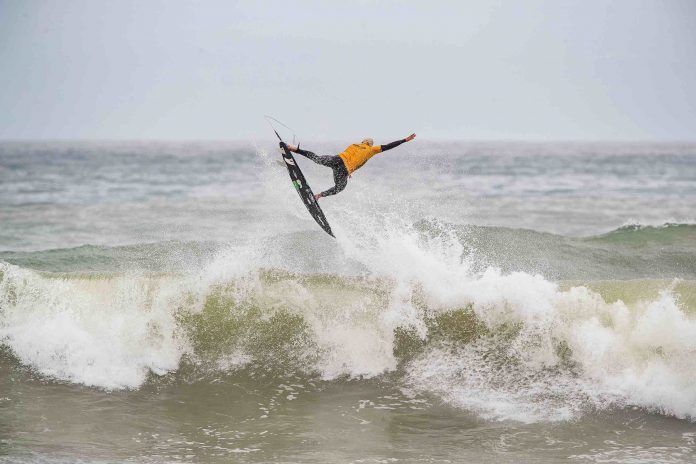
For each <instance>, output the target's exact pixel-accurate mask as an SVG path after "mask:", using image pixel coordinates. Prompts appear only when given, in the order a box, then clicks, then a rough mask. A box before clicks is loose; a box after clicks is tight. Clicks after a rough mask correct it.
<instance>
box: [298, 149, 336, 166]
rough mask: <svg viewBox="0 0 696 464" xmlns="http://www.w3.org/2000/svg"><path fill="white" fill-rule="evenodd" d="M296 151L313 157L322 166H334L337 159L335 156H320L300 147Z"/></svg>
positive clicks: (308, 157)
mask: <svg viewBox="0 0 696 464" xmlns="http://www.w3.org/2000/svg"><path fill="white" fill-rule="evenodd" d="M295 153H299V154H300V155H302V156H304V157H305V158H307V159H311V160H312V161H314V162H315V163H317V164H321V165H322V166H329V167H333V166H334V164H335V161H334V160H333V158H335V157H334V156H319V155H315V154H314V153H312V152H311V151H307V150H300V149H298V150H297V151H296V152H295Z"/></svg>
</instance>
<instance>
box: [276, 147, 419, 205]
mask: <svg viewBox="0 0 696 464" xmlns="http://www.w3.org/2000/svg"><path fill="white" fill-rule="evenodd" d="M414 138H416V134H411V135H409V136H408V137H406V138H405V139H401V140H397V141H395V142H392V143H388V144H386V145H377V146H376V147H375V146H373V144H374V142H373V141H372V139H371V138H369V137H368V138H365V139H363V141H362V142H360V143H354V144H352V145H351V146H349V147H347V148H346V149H345V150H343V152H341V153H340V154H339V155H337V156H318V155H315V154H314V153H312V152H311V151H307V150H302V149H301V148H300V147H299V146H294V145H287V147H288V150H290V151H292V152H295V153H299V154H300V155H302V156H304V157H305V158H309V159H310V160H312V161H314V162H315V163H317V164H321V165H322V166H327V167H330V168H331V169H333V175H334V183H335V184H336V185H334V186H333V187H331V188H330V189H328V190H326V191H324V192H321V193H317V194H316V195H314V199H315V200H319V198H322V197H327V196H329V195H336V194H337V193H338V192H340V191H341V190H343V189H344V188H346V185H348V178H349V177H350V176H351V175H352V174H353V173H354V172H355V171H356V170H358V169H360V168H361V167H362V165H363V164H365V163H367V160H369V159H370V158H372V157H373V156H375V155H376V154H377V153H381V152H384V151H387V150H391V149H392V148H396V147H398V146H399V145H401V144H402V143H404V142H410V141H411V140H413V139H414Z"/></svg>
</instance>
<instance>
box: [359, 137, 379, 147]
mask: <svg viewBox="0 0 696 464" xmlns="http://www.w3.org/2000/svg"><path fill="white" fill-rule="evenodd" d="M360 143H364V144H365V145H369V146H372V145H373V144H374V143H375V141H374V140H372V137H365V138H364V139H363V141H362V142H360Z"/></svg>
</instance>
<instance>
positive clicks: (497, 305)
mask: <svg viewBox="0 0 696 464" xmlns="http://www.w3.org/2000/svg"><path fill="white" fill-rule="evenodd" d="M694 233H695V232H694V226H688V225H675V226H665V227H663V228H649V227H641V228H622V229H619V230H617V231H614V232H611V233H609V234H605V235H602V236H598V237H591V238H584V239H571V238H566V237H560V236H552V235H550V234H541V233H538V232H533V231H513V230H511V229H502V228H482V227H473V226H460V227H444V226H442V225H437V224H434V223H432V222H422V223H418V224H416V225H414V226H413V227H410V228H408V230H406V231H400V232H396V231H391V232H388V233H385V234H374V235H372V236H370V237H369V239H368V238H367V237H366V238H365V240H364V241H362V242H361V241H355V240H353V241H347V240H343V241H342V239H341V238H340V235H339V240H338V246H339V247H340V250H339V251H337V250H336V249H326V248H323V245H321V244H316V243H315V244H313V246H312V247H308V246H307V247H302V246H298V244H297V243H294V242H295V241H298V240H300V241H301V240H304V238H299V237H298V236H295V235H292V234H289V235H286V236H281V237H275V238H273V240H272V242H263V243H259V244H257V245H256V246H252V245H244V246H239V247H231V246H230V247H225V246H222V245H219V244H218V245H212V244H209V245H205V246H203V245H200V246H198V245H197V246H198V250H199V252H197V253H198V254H196V253H194V254H195V255H196V256H198V259H197V260H193V261H195V264H191V265H190V268H189V269H185V265H184V264H183V263H184V262H192V261H191V260H189V259H184V260H183V261H182V260H179V261H177V263H178V264H177V267H176V269H173V268H171V267H167V266H164V267H163V268H161V269H156V266H142V267H141V269H139V270H136V269H123V268H122V267H120V266H116V267H113V266H112V267H111V268H109V266H105V268H103V269H96V270H95V268H99V266H90V265H87V264H85V262H83V263H82V264H81V265H79V266H75V268H74V269H69V270H65V269H63V270H56V268H60V267H61V265H56V263H57V262H58V263H63V264H62V265H63V266H64V265H65V263H69V261H70V260H69V259H67V258H66V256H70V255H71V253H73V256H74V254H75V253H77V254H79V255H80V256H81V259H84V260H86V261H89V260H90V259H91V260H92V261H89V262H91V263H95V262H98V260H97V259H96V258H95V257H94V256H102V258H103V256H104V254H111V255H113V256H114V259H117V257H118V256H120V255H121V254H122V253H121V252H122V251H123V250H121V252H119V251H114V250H116V249H99V248H97V247H94V248H93V249H84V248H82V247H81V249H80V250H78V251H73V252H71V251H70V250H66V251H63V252H57V251H53V252H41V253H43V255H42V254H41V253H34V254H31V253H29V254H14V255H12V256H9V255H8V254H4V255H3V256H4V257H3V259H4V260H6V261H0V341H1V343H2V345H3V346H4V347H5V349H4V350H3V351H0V357H1V358H2V360H1V362H4V363H11V364H13V365H15V366H18V367H17V368H20V366H23V367H21V368H22V369H28V371H30V372H32V373H36V374H39V375H40V376H42V377H43V378H45V379H49V380H51V381H57V382H71V383H77V384H84V385H87V386H92V387H98V388H103V389H107V390H117V389H137V388H140V387H141V386H143V385H145V384H147V383H153V382H154V383H157V382H164V381H172V380H173V381H199V380H200V379H206V378H208V379H211V378H214V377H215V376H220V375H225V374H226V373H231V372H236V371H239V370H245V369H246V370H253V371H256V372H265V373H268V374H269V375H280V376H282V375H302V376H312V377H318V378H321V379H324V380H326V381H335V382H340V381H344V380H346V379H358V378H361V377H362V378H364V377H380V376H381V377H382V378H385V379H387V378H389V379H390V380H389V381H392V380H393V381H397V382H399V383H400V384H401V385H402V387H403V388H404V389H407V390H412V391H417V392H422V393H425V394H429V395H435V396H437V397H439V398H441V399H442V400H443V401H446V402H448V403H451V404H453V405H455V406H458V407H462V408H466V409H468V410H472V411H474V412H476V413H477V414H479V415H481V416H482V417H484V418H487V419H493V420H516V421H522V422H535V421H554V420H569V419H573V418H576V417H578V416H579V415H581V414H583V413H584V412H586V411H588V410H592V409H606V408H614V407H626V406H638V407H643V408H646V409H648V410H651V411H655V412H659V413H662V414H667V415H671V416H675V417H679V418H686V419H690V420H693V419H694V418H696V392H695V391H694V389H693V385H694V383H696V356H695V354H696V315H695V314H694V312H695V311H696V281H694V280H693V276H694V275H696V273H694V272H693V271H692V270H691V268H683V267H679V266H680V264H679V263H680V261H676V263H677V264H675V265H674V266H676V267H675V268H670V269H668V270H667V271H665V273H671V274H675V273H676V272H675V269H681V271H682V273H683V274H685V278H683V279H673V278H669V279H662V278H655V277H654V276H653V277H650V278H647V277H645V274H649V273H647V272H646V273H644V274H642V273H641V272H636V274H637V277H636V275H634V276H633V278H631V279H630V280H616V279H602V278H601V277H602V276H604V273H606V272H609V270H611V269H612V266H615V265H616V264H615V263H613V262H612V259H614V258H616V259H618V257H621V256H623V257H624V258H626V257H630V256H633V257H636V256H639V257H640V256H645V255H650V254H654V253H657V251H656V250H657V248H654V247H653V248H651V245H650V243H652V242H653V241H657V242H659V243H658V245H657V247H658V248H661V249H663V250H664V248H665V247H667V248H669V247H670V246H671V247H672V248H669V249H670V250H671V251H673V252H674V255H675V256H676V255H678V254H679V249H680V247H683V246H684V245H685V243H687V242H688V241H690V240H693V236H694ZM665 234H666V236H665ZM304 235H305V236H306V235H308V234H304ZM511 237H517V243H520V244H526V246H527V250H531V251H533V250H535V249H536V247H538V246H540V245H539V244H541V243H544V244H546V252H547V255H546V256H547V257H549V258H548V259H547V263H546V264H547V267H546V269H552V271H553V272H544V269H542V270H541V272H534V271H535V270H534V269H533V268H532V266H531V265H530V266H528V267H529V269H524V270H519V269H517V270H512V269H511V268H512V267H514V264H513V261H514V258H515V255H514V254H513V253H511V252H510V251H509V249H510V248H508V251H505V250H503V251H502V252H500V250H498V251H499V253H498V255H496V254H495V253H493V252H491V251H490V250H489V251H486V250H485V249H483V247H482V245H481V244H483V243H485V244H488V245H486V246H491V245H490V243H491V241H492V242H494V243H495V241H496V240H497V241H499V242H500V243H504V242H507V244H508V247H511V246H514V243H513V242H511V240H512V238H511ZM521 237H526V238H521ZM636 237H638V238H636ZM656 237H658V238H656ZM616 241H619V242H620V244H619V245H616V243H615V242H616ZM271 243H272V244H274V245H275V248H274V247H272V246H270V245H271ZM286 243H292V244H293V246H292V247H287V248H285V247H283V246H282V245H283V244H286ZM327 243H333V242H327ZM554 244H555V245H554ZM327 246H335V245H327ZM554 246H555V247H556V251H553V250H554V248H553V247H554ZM157 247H159V248H157V249H161V247H162V245H157ZM177 247H178V248H177ZM190 247H191V245H187V244H179V245H176V246H174V248H177V249H178V250H179V251H177V253H181V250H180V249H181V248H183V249H189V250H190ZM569 247H571V248H572V247H576V250H582V249H584V250H585V251H587V250H590V251H592V250H594V251H596V252H597V254H599V251H598V250H602V249H604V250H605V251H607V254H608V255H609V258H607V260H606V261H602V260H601V259H599V258H597V259H596V261H595V266H596V268H597V269H599V271H598V273H597V275H598V276H599V277H595V278H593V279H590V278H587V277H588V276H587V275H586V274H582V273H580V274H572V273H570V272H565V271H562V269H563V268H562V267H561V266H560V265H550V264H549V263H551V264H553V260H554V259H556V258H554V257H553V253H556V252H558V253H562V252H563V250H566V251H567V250H568V248H569ZM583 247H584V248H583ZM611 247H614V248H611ZM621 247H623V251H621V250H619V248H621ZM287 249H291V250H298V249H299V250H300V251H301V253H300V254H298V256H288V255H287V253H288V252H287V251H284V250H287ZM310 249H311V250H313V251H311V252H309V251H307V250H310ZM518 249H519V250H520V254H521V255H524V252H525V248H524V246H521V245H520V247H518ZM201 250H202V251H201ZM302 250H304V251H302ZM549 250H551V251H549ZM617 250H618V251H617ZM126 251H129V250H126ZM130 251H131V252H132V250H130ZM140 251H141V253H142V255H143V256H147V255H148V253H149V252H148V251H147V250H144V249H141V250H140ZM187 253H188V252H187ZM311 253H318V255H316V256H312V255H311ZM588 253H589V251H588ZM612 253H616V255H612ZM630 253H632V254H630ZM126 254H127V253H126ZM577 254H581V253H580V252H579V251H578V252H577ZM590 254H591V253H590ZM158 256H159V255H158ZM186 256H189V255H186ZM203 256H204V257H205V259H204V258H203ZM328 256H334V258H333V259H334V260H335V261H331V262H330V265H327V264H326V262H327V260H328V259H329V258H328ZM336 256H338V257H336ZM569 256H570V257H569ZM592 256H594V255H592ZM612 256H613V257H612ZM56 257H58V258H56ZM482 257H485V259H483V258H482ZM42 258H44V259H43V261H42ZM160 258H161V256H160ZM160 258H158V260H159V261H157V262H162V260H161V259H160ZM566 258H567V259H570V260H572V259H579V258H574V257H573V255H572V254H571V255H568V254H566ZM672 258H673V256H672ZM672 258H669V259H672ZM56 259H57V260H58V261H56ZM128 259H129V260H130V259H131V258H128ZM627 259H628V258H627ZM643 259H644V258H643V257H640V258H639V259H637V260H636V261H635V262H634V263H636V265H638V264H639V263H641V262H643V261H641V260H643ZM28 261H31V262H33V263H35V264H36V265H35V266H34V268H33V269H32V268H30V267H29V266H28V265H27V263H28ZM165 261H167V262H168V263H170V262H171V260H165ZM317 261H322V262H324V264H325V268H323V269H322V268H321V267H319V269H320V272H316V271H315V272H310V271H309V270H308V269H313V268H317V266H315V264H316V262H317ZM558 261H559V262H561V261H562V260H561V259H560V258H558ZM10 262H12V263H13V264H10ZM520 262H522V264H518V267H522V268H524V266H525V265H524V260H520ZM581 262H582V261H581V260H578V261H577V263H581ZM554 266H556V267H555V268H554ZM665 266H666V264H665ZM692 266H693V264H692ZM576 267H581V266H579V265H578V266H576ZM630 267H631V266H626V264H625V261H624V262H623V268H624V269H626V268H630ZM47 268H49V269H50V268H53V270H46V269H47ZM79 268H84V269H88V271H83V272H78V271H77V270H76V269H79ZM142 268H145V269H146V270H142ZM328 268H332V269H328ZM554 269H555V270H554ZM559 269H560V271H559ZM564 272H565V274H564ZM588 272H589V271H588ZM653 274H655V272H653ZM657 274H660V272H657ZM549 275H551V276H549ZM556 275H562V276H563V277H565V278H562V279H554V278H553V277H555V276H556Z"/></svg>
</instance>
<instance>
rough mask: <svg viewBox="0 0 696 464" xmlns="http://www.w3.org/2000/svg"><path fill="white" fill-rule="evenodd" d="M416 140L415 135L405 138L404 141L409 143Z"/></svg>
mask: <svg viewBox="0 0 696 464" xmlns="http://www.w3.org/2000/svg"><path fill="white" fill-rule="evenodd" d="M415 138H416V134H411V135H409V136H408V137H406V138H405V139H404V140H405V141H407V142H410V141H411V140H413V139H415Z"/></svg>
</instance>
